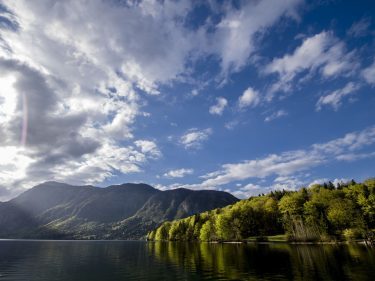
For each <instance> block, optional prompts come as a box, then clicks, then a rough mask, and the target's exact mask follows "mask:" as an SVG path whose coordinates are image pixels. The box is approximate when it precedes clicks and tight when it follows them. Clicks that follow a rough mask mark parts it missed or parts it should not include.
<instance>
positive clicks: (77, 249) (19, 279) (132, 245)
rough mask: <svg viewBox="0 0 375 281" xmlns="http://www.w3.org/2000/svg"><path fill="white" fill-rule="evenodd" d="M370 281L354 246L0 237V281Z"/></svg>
mask: <svg viewBox="0 0 375 281" xmlns="http://www.w3.org/2000/svg"><path fill="white" fill-rule="evenodd" d="M5 280H16V281H34V280H35V281H36V280H38V281H53V280H64V281H99V280H100V281H117V280H126V281H129V280H340V281H341V280H372V281H373V280H375V249H373V248H372V249H371V248H367V247H365V246H361V245H340V246H338V245H324V246H322V245H320V246H318V245H287V244H266V245H254V244H252V245H242V244H207V243H190V244H188V243H162V242H156V243H152V242H141V241H134V242H125V241H10V240H2V241H0V281H5Z"/></svg>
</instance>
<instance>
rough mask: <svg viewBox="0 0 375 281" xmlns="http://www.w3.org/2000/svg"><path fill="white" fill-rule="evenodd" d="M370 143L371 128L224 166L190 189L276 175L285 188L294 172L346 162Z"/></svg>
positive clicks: (373, 132) (372, 138) (373, 134)
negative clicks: (348, 155) (350, 154)
mask: <svg viewBox="0 0 375 281" xmlns="http://www.w3.org/2000/svg"><path fill="white" fill-rule="evenodd" d="M374 143H375V127H370V128H367V129H365V130H363V131H359V132H352V133H348V134H346V135H345V136H344V137H342V138H338V139H334V140H332V141H329V142H326V143H320V144H313V145H311V146H310V147H309V148H308V149H305V150H292V151H286V152H283V153H280V154H270V155H267V156H265V157H263V158H258V159H253V160H245V161H242V162H240V163H230V164H224V165H222V166H221V169H220V170H217V171H214V172H211V173H208V174H206V175H204V176H202V178H203V179H204V180H203V181H202V182H201V183H200V184H196V185H192V188H197V187H198V188H199V187H201V188H204V187H206V188H219V187H220V186H223V185H227V184H230V183H233V182H236V181H243V180H248V179H251V178H253V179H263V178H266V177H269V176H277V177H278V178H279V179H280V180H279V182H278V183H280V182H281V179H284V181H283V182H284V185H285V179H287V178H289V177H290V176H292V175H294V174H295V173H298V172H302V171H306V170H309V169H310V168H312V167H315V166H318V165H322V164H324V163H327V162H330V161H333V160H336V161H342V160H347V159H343V157H344V158H345V155H347V153H348V152H351V153H352V154H353V155H352V156H351V157H352V158H353V157H354V155H358V151H360V150H361V149H364V148H366V147H367V146H369V145H371V144H374ZM359 154H360V153H359ZM289 183H290V181H289Z"/></svg>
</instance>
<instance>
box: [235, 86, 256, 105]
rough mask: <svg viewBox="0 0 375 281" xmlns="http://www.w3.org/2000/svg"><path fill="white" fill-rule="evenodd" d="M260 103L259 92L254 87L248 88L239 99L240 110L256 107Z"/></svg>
mask: <svg viewBox="0 0 375 281" xmlns="http://www.w3.org/2000/svg"><path fill="white" fill-rule="evenodd" d="M259 102H260V96H259V92H258V91H257V90H254V89H253V88H252V87H249V88H247V89H246V90H245V91H244V92H243V94H242V95H241V96H240V97H239V99H238V106H239V107H240V108H245V107H255V106H257V105H258V104H259Z"/></svg>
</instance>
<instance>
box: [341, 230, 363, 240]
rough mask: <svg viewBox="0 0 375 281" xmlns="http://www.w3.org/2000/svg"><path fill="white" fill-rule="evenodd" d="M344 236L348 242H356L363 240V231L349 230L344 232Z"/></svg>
mask: <svg viewBox="0 0 375 281" xmlns="http://www.w3.org/2000/svg"><path fill="white" fill-rule="evenodd" d="M342 234H343V236H344V238H345V240H346V241H354V240H356V239H360V238H362V233H361V230H359V229H357V228H347V229H345V230H344V231H343V233H342Z"/></svg>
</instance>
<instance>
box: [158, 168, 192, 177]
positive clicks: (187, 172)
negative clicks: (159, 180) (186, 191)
mask: <svg viewBox="0 0 375 281" xmlns="http://www.w3.org/2000/svg"><path fill="white" fill-rule="evenodd" d="M193 173H194V170H193V169H184V168H183V169H177V170H170V171H168V172H166V173H165V174H164V175H163V176H164V177H166V178H183V177H185V176H187V175H191V174H193Z"/></svg>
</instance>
